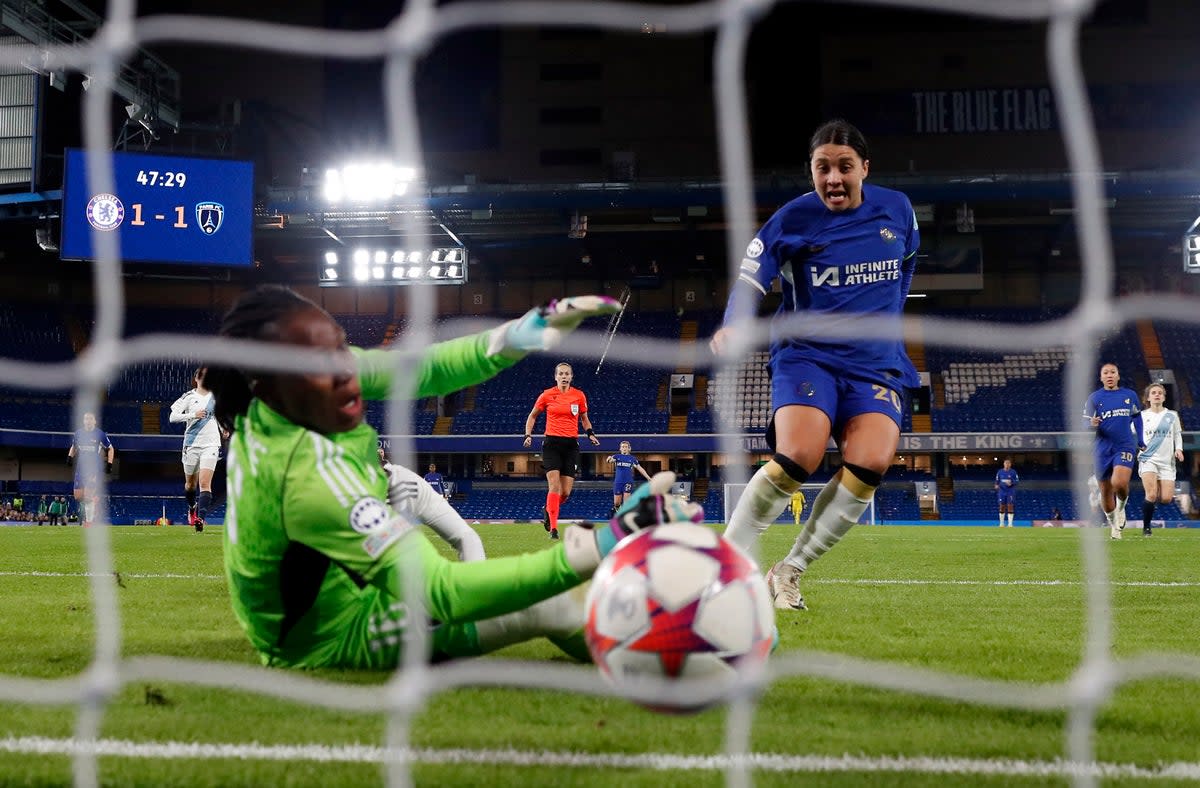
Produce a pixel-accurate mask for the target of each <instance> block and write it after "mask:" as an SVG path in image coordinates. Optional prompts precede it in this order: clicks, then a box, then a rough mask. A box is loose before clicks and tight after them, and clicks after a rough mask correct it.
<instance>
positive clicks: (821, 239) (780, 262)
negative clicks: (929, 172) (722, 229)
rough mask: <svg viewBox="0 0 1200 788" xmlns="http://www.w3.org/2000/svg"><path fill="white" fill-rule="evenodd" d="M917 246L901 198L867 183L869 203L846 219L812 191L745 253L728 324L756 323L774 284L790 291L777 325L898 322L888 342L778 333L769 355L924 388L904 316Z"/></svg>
mask: <svg viewBox="0 0 1200 788" xmlns="http://www.w3.org/2000/svg"><path fill="white" fill-rule="evenodd" d="M920 245H921V237H920V233H919V231H918V230H917V219H916V215H915V214H914V213H913V208H912V204H911V203H910V202H909V200H908V197H906V196H905V195H904V194H902V193H901V192H898V191H895V190H893V189H886V188H883V187H881V186H870V185H868V184H863V203H862V205H860V206H859V207H857V208H855V209H853V210H849V211H830V210H829V209H828V208H826V207H825V204H824V203H822V202H821V199H820V198H819V197H818V196H817V194H816V193H815V192H809V193H807V194H804V195H802V196H800V197H797V198H796V199H794V200H792V201H791V202H789V203H787V204H786V205H784V206H783V207H782V208H780V209H779V210H778V211H776V212H775V214H774V215H773V216H772V217H771V218H770V219H769V220H767V223H766V224H764V225H763V226H762V228H761V229H760V230H759V232H758V235H757V236H756V237H755V238H754V240H752V241H751V242H750V245H749V246H748V247H747V248H746V256H745V257H744V258H742V263H741V267H740V268H739V271H738V279H737V281H736V282H735V283H734V286H733V289H732V290H731V292H730V296H729V303H728V305H727V307H726V310H725V324H726V325H728V324H729V323H731V322H732V321H733V320H734V319H735V318H736V317H738V316H745V315H749V316H753V315H754V314H755V309H756V308H757V305H758V303H759V301H761V300H762V298H763V296H765V295H766V294H767V292H768V291H769V290H770V289H771V286H772V284H773V282H774V281H775V279H776V278H778V279H780V280H781V281H780V286H781V290H782V293H783V299H782V302H781V303H780V305H779V309H778V311H777V312H776V317H786V316H788V315H791V314H793V313H799V312H805V313H809V314H816V315H826V316H828V317H827V320H828V324H829V325H830V326H832V327H834V328H836V326H837V325H838V324H839V323H846V322H850V321H853V320H854V319H855V316H856V315H863V314H869V315H878V316H889V315H894V316H896V318H897V321H896V327H895V330H894V331H890V332H888V333H889V336H888V337H886V338H883V339H869V340H868V339H854V340H834V339H807V338H805V337H788V336H781V335H780V332H778V331H777V330H776V329H773V330H772V336H771V353H772V356H773V357H774V356H775V355H776V354H778V353H787V352H795V353H799V354H803V357H804V358H807V359H810V360H812V361H815V362H817V363H820V364H823V365H826V366H828V367H830V368H832V369H846V368H850V369H863V370H870V371H872V372H879V371H889V372H893V373H894V374H896V375H897V377H898V378H899V379H900V382H901V383H902V384H903V385H905V386H908V387H915V386H917V385H919V382H920V381H919V379H918V377H917V372H916V369H915V368H914V367H913V364H912V362H911V361H910V360H909V358H908V355H907V353H906V352H905V349H904V342H903V340H902V339H901V337H900V325H899V319H898V318H899V316H900V315H901V313H902V312H903V311H904V299H905V298H906V297H907V296H908V289H909V286H910V285H911V284H912V276H913V271H914V269H915V268H916V261H917V248H918V247H919V246H920Z"/></svg>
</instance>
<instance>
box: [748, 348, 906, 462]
mask: <svg viewBox="0 0 1200 788" xmlns="http://www.w3.org/2000/svg"><path fill="white" fill-rule="evenodd" d="M907 399H908V396H907V392H906V390H905V388H904V386H903V385H902V384H901V382H900V378H899V377H898V376H897V375H893V374H891V373H889V372H883V371H880V372H874V373H872V372H866V371H854V372H847V371H844V370H840V371H837V372H836V373H835V372H834V371H833V370H830V369H829V368H827V367H825V366H823V365H821V364H817V363H814V362H812V361H806V360H804V359H799V358H791V357H786V356H785V357H776V358H774V359H772V360H771V423H770V424H769V425H768V426H767V445H769V446H770V447H771V448H775V411H776V410H778V409H779V408H782V407H783V406H784V405H808V406H809V407H812V408H816V409H818V410H820V411H821V412H822V413H824V414H825V415H826V416H828V417H829V423H830V425H831V426H832V429H833V435H834V436H835V437H836V436H838V435H840V434H841V432H842V429H843V428H844V427H845V426H846V422H848V421H850V419H852V418H854V417H855V416H861V415H862V414H864V413H882V414H884V415H885V416H887V417H888V418H890V419H891V420H892V421H894V422H896V426H897V427H899V426H900V423H901V418H902V414H903V412H904V405H905V402H906V401H907Z"/></svg>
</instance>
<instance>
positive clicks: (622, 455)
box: [604, 441, 650, 518]
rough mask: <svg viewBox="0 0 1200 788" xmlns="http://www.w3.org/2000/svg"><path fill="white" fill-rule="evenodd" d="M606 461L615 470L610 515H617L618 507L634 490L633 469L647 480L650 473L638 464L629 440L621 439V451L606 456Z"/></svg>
mask: <svg viewBox="0 0 1200 788" xmlns="http://www.w3.org/2000/svg"><path fill="white" fill-rule="evenodd" d="M604 461H605V462H606V463H608V464H609V465H612V466H613V467H614V469H615V470H614V471H613V505H612V510H611V511H609V513H608V516H609V517H610V518H611V517H614V516H616V513H617V509H620V508H621V504H623V503H625V501H626V500H627V499H628V498H629V494H630V493H631V492H633V471H634V469H637V472H638V473H640V474H641V475H642V476H643V477H645V479H646V481H650V474H648V473H646V469H645V468H643V467H642V466H641V465H639V464H638V461H637V457H634V456H633V446H631V445H630V443H629V441H621V451H620V452H618V453H617V454H610V455H608V456H607V457H605V458H604Z"/></svg>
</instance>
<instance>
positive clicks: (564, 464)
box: [542, 435, 579, 479]
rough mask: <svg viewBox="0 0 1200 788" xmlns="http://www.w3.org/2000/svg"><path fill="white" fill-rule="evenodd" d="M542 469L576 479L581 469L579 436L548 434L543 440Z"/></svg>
mask: <svg viewBox="0 0 1200 788" xmlns="http://www.w3.org/2000/svg"><path fill="white" fill-rule="evenodd" d="M542 469H543V470H546V471H558V473H559V475H560V476H570V477H571V478H572V479H574V478H575V474H576V473H578V471H579V438H560V437H559V436H557V435H547V436H546V437H545V439H543V440H542Z"/></svg>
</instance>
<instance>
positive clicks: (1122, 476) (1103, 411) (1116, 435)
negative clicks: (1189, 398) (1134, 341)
mask: <svg viewBox="0 0 1200 788" xmlns="http://www.w3.org/2000/svg"><path fill="white" fill-rule="evenodd" d="M1100 383H1101V384H1102V388H1099V389H1097V390H1096V391H1093V392H1092V395H1091V396H1090V397H1088V399H1087V403H1085V404H1084V406H1083V417H1084V418H1085V419H1087V421H1088V424H1090V425H1091V426H1092V427H1094V428H1095V430H1096V445H1095V447H1094V448H1093V450H1092V451H1093V455H1092V456H1093V461H1094V462H1095V475H1096V481H1098V482H1099V483H1100V508H1101V509H1102V510H1103V511H1104V517H1105V519H1107V520H1108V527H1109V535H1110V536H1111V537H1112V538H1113V539H1120V538H1121V531H1123V530H1124V528H1125V502H1126V501H1127V500H1128V499H1129V479H1130V477H1131V476H1132V475H1133V466H1134V462H1135V461H1136V460H1137V453H1138V449H1139V448H1140V446H1141V442H1142V437H1141V436H1142V414H1141V411H1142V405H1141V403H1140V402H1139V401H1138V395H1137V393H1136V392H1134V391H1132V390H1131V389H1127V388H1121V386H1120V383H1121V372H1120V370H1118V369H1117V365H1116V364H1113V363H1111V362H1109V363H1107V364H1104V365H1103V366H1102V367H1100Z"/></svg>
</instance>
